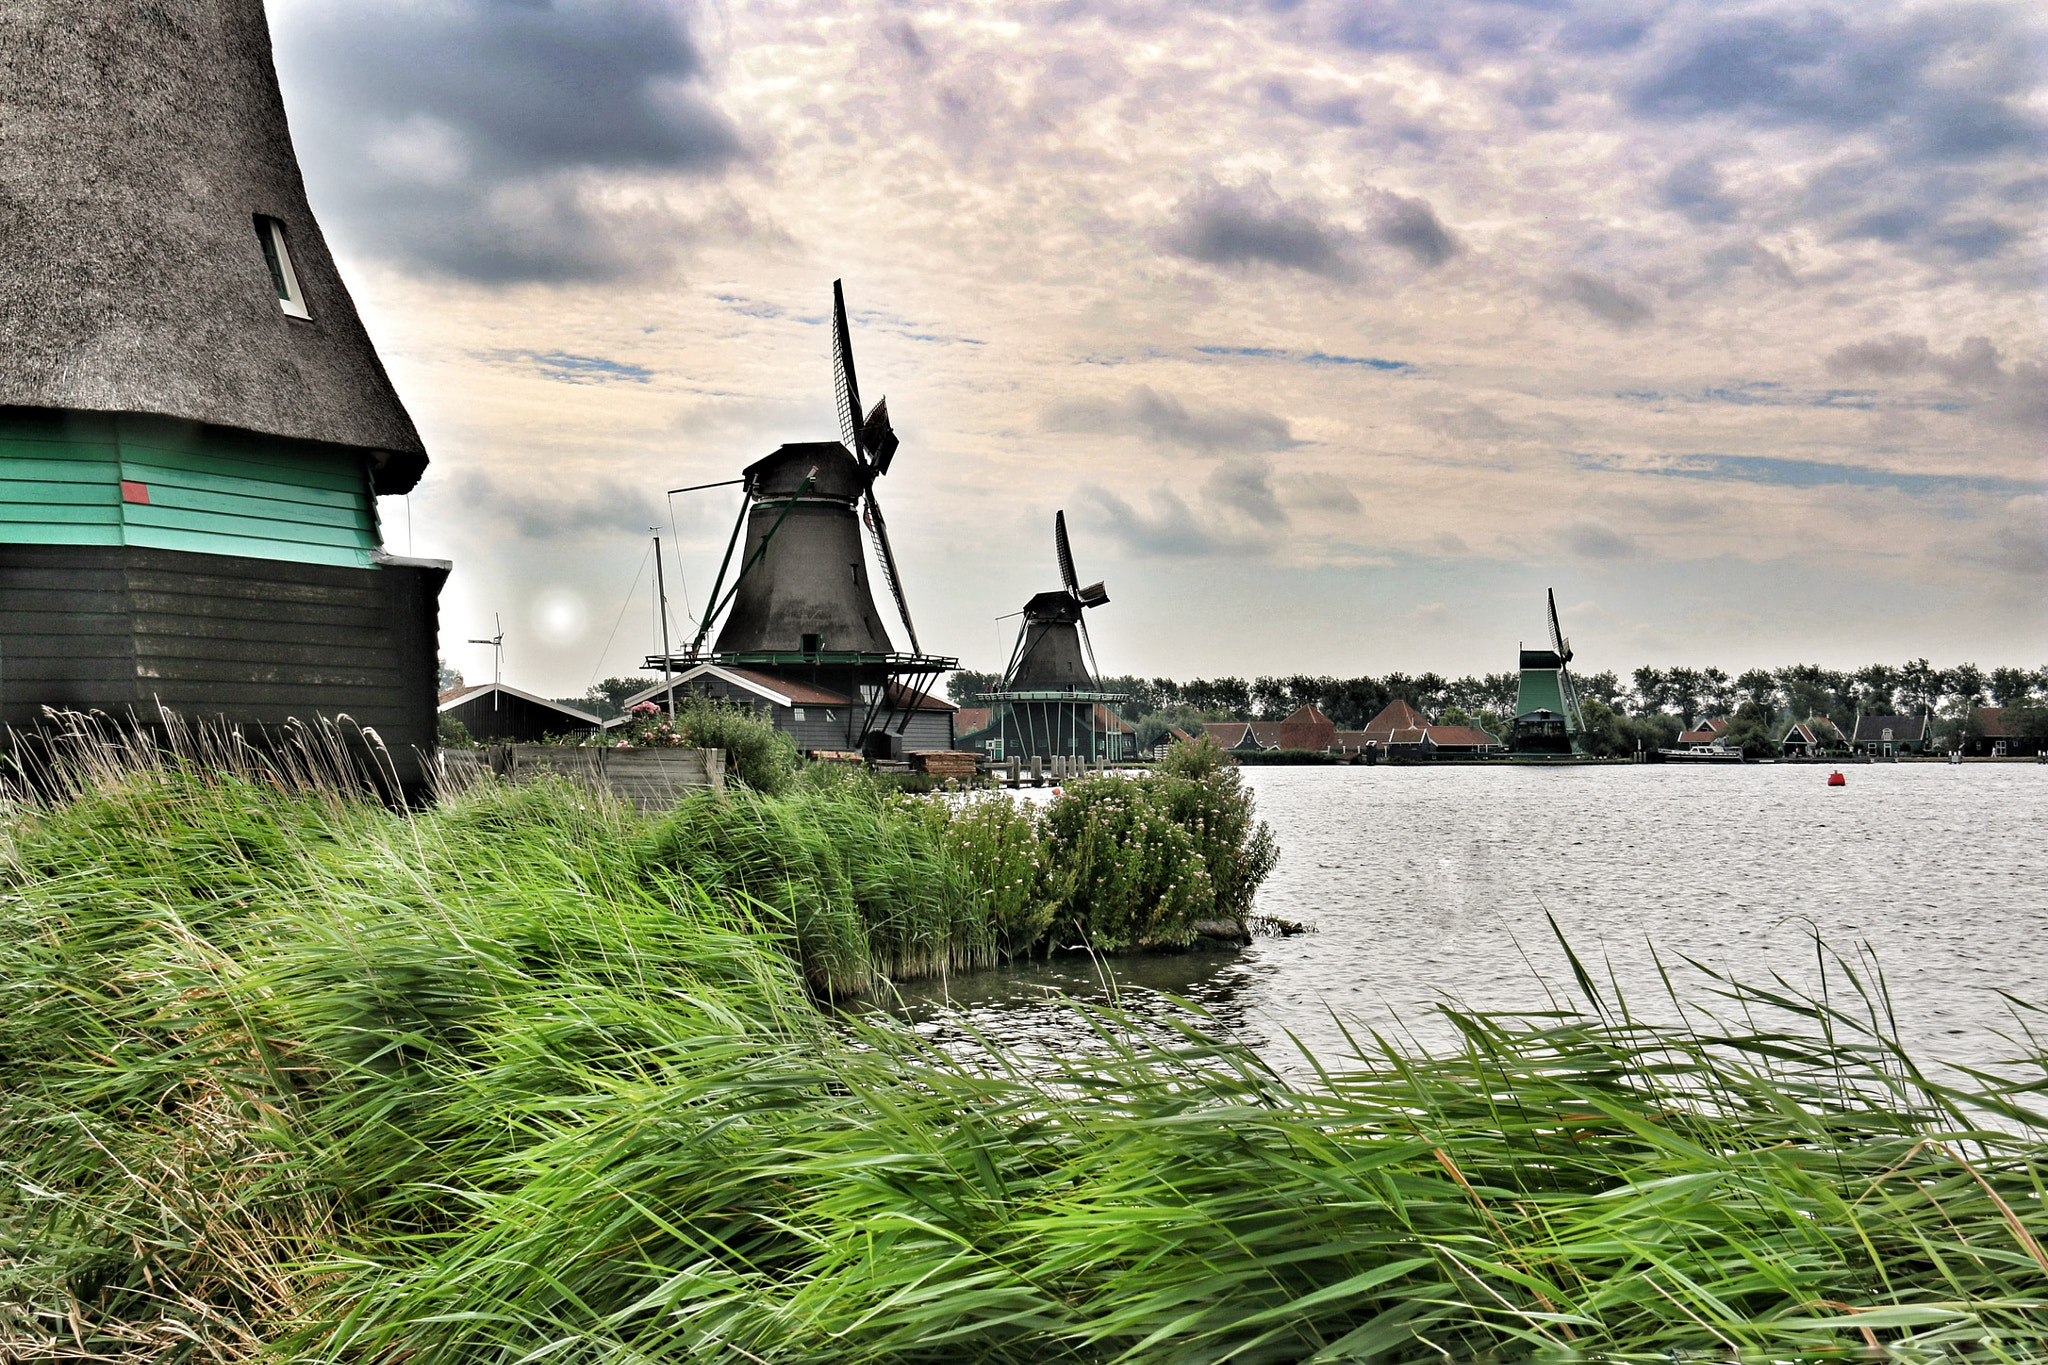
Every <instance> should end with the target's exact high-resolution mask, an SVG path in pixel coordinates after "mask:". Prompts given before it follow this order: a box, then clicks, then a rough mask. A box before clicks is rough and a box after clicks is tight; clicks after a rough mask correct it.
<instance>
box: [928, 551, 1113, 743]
mask: <svg viewBox="0 0 2048 1365" xmlns="http://www.w3.org/2000/svg"><path fill="white" fill-rule="evenodd" d="M1052 527H1053V530H1052V534H1053V552H1054V554H1055V555H1056V556H1057V557H1058V559H1059V567H1060V583H1061V585H1062V586H1061V587H1060V589H1059V590H1058V591H1056V592H1041V593H1037V594H1035V595H1034V596H1033V597H1032V598H1031V600H1030V601H1028V602H1026V603H1025V604H1024V625H1023V628H1022V629H1020V630H1019V631H1018V632H1017V644H1016V646H1015V648H1013V649H1012V650H1011V651H1010V663H1009V667H1008V668H1006V669H1005V670H1004V671H1003V685H1002V688H1001V689H1000V690H999V691H996V692H991V693H988V694H987V695H986V700H988V701H990V702H992V703H994V704H995V705H994V708H993V714H992V715H991V717H990V722H989V725H988V727H987V729H986V731H984V732H980V733H977V734H974V735H968V736H963V737H962V742H974V743H976V744H977V745H978V746H979V747H984V748H988V749H989V751H990V752H991V753H994V752H996V749H997V748H998V747H999V748H1000V750H1001V753H1002V756H1004V757H1010V756H1015V757H1028V756H1030V755H1033V754H1040V755H1045V756H1047V757H1050V756H1052V755H1054V754H1062V755H1068V756H1079V757H1083V758H1090V759H1094V758H1124V757H1127V756H1128V755H1127V754H1126V753H1125V751H1124V750H1125V745H1124V735H1125V733H1126V732H1125V731H1124V730H1123V729H1121V728H1120V726H1119V725H1116V724H1111V725H1107V726H1105V725H1104V724H1103V723H1101V718H1100V713H1099V712H1098V709H1097V708H1098V706H1102V705H1106V704H1107V703H1110V702H1118V701H1122V700H1123V699H1124V697H1123V694H1122V693H1120V692H1104V691H1101V690H1099V684H1098V683H1097V682H1096V678H1095V673H1096V665H1095V646H1094V643H1093V642H1092V641H1091V640H1090V639H1089V638H1088V623H1087V621H1086V620H1084V619H1083V616H1082V613H1084V612H1086V611H1088V610H1089V609H1090V608H1093V607H1099V606H1102V605H1104V604H1105V603H1107V602H1108V601H1109V590H1108V589H1107V588H1105V587H1104V586H1103V585H1102V584H1100V583H1091V584H1089V585H1088V586H1087V587H1085V588H1084V587H1082V586H1081V581H1080V577H1079V575H1077V574H1076V573H1075V572H1074V551H1073V547H1072V546H1071V545H1070V544H1068V542H1067V514H1066V513H1065V512H1055V513H1054V514H1053V523H1052ZM991 742H993V743H991Z"/></svg>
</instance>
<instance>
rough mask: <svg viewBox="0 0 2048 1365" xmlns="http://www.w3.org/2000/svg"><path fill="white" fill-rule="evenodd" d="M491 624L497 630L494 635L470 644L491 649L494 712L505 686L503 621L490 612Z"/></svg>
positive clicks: (496, 614)
mask: <svg viewBox="0 0 2048 1365" xmlns="http://www.w3.org/2000/svg"><path fill="white" fill-rule="evenodd" d="M491 624H492V625H494V626H496V627H497V628H498V633H497V634H496V635H493V636H492V637H491V638H490V639H488V640H471V641H470V643H471V644H473V645H489V646H490V647H491V709H492V710H493V711H495V710H497V709H498V699H499V697H500V696H501V695H503V689H504V686H505V620H504V618H503V617H501V616H499V615H498V613H496V612H492V613H491Z"/></svg>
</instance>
